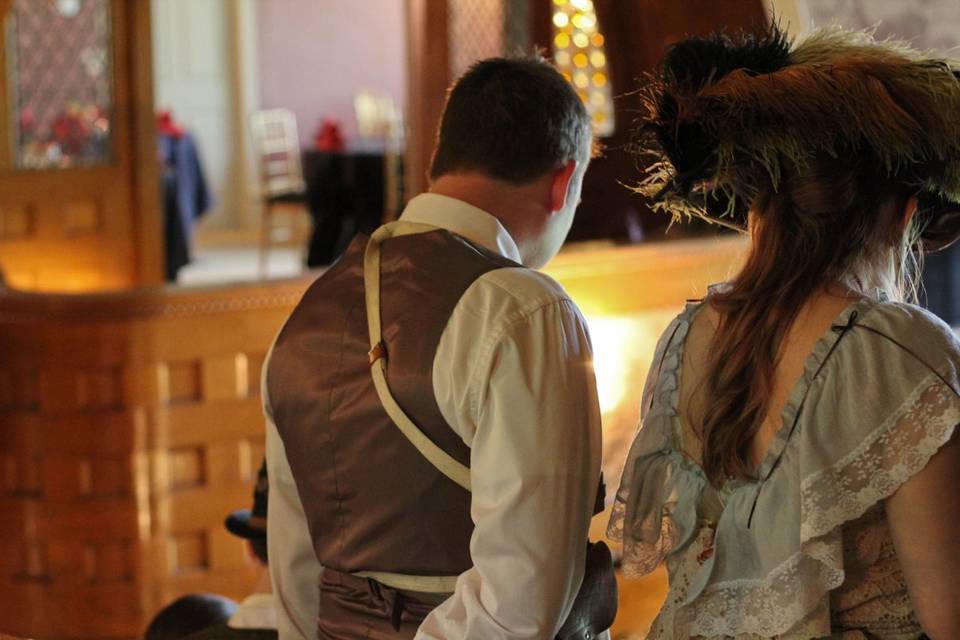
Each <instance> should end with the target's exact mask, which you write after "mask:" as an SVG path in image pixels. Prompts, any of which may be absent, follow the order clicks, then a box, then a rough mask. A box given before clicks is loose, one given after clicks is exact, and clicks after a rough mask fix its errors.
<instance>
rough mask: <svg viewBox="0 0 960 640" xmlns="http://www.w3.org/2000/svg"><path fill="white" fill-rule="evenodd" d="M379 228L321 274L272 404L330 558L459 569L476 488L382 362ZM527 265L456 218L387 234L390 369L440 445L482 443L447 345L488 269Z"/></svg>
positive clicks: (414, 571)
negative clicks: (373, 244) (458, 314)
mask: <svg viewBox="0 0 960 640" xmlns="http://www.w3.org/2000/svg"><path fill="white" fill-rule="evenodd" d="M366 241H367V238H366V237H363V236H361V237H358V238H356V239H355V240H354V241H353V243H352V244H351V245H350V247H349V248H348V249H347V251H346V253H345V254H344V256H343V257H342V258H341V259H340V261H339V262H338V263H337V264H336V265H334V266H333V267H331V268H330V270H328V271H327V272H326V273H324V274H323V275H322V276H321V277H320V278H319V279H318V280H317V281H316V282H314V283H313V285H311V287H310V288H309V289H308V290H307V292H306V294H305V295H304V297H303V300H301V302H300V304H299V305H297V308H296V309H294V311H293V314H292V315H291V316H290V319H289V320H288V321H287V324H286V325H285V326H284V328H283V330H282V331H281V332H280V335H279V336H278V338H277V341H276V344H275V345H274V348H273V355H272V357H271V359H270V364H269V368H268V371H267V389H268V393H269V398H270V409H271V411H272V414H273V418H274V421H275V423H276V425H277V429H278V431H279V432H280V436H281V438H282V439H283V443H284V448H285V450H286V454H287V459H288V460H289V462H290V467H291V469H292V471H293V477H294V479H295V480H296V483H297V489H298V492H299V494H300V498H301V501H302V502H303V506H304V511H305V512H306V516H307V522H308V525H309V528H310V534H311V536H312V538H313V544H314V549H315V550H316V554H317V558H318V559H319V560H320V563H321V564H323V565H324V566H326V567H330V568H332V569H335V570H337V571H342V572H347V573H353V572H358V571H385V572H391V573H401V574H410V575H457V574H460V573H462V572H464V571H466V570H467V569H469V568H470V566H471V565H472V562H471V560H470V549H469V543H470V536H471V534H472V532H473V522H472V520H471V518H470V494H469V493H468V492H467V491H466V490H464V489H463V488H462V487H460V486H459V485H457V484H455V483H454V482H453V481H451V480H449V479H448V478H446V477H445V476H443V475H442V474H441V473H440V472H439V471H437V470H436V469H435V468H434V467H433V465H431V464H430V463H429V462H428V461H427V460H426V459H425V458H424V457H423V456H422V455H421V454H420V453H419V452H418V451H417V450H416V449H415V448H414V447H413V445H412V444H410V442H409V441H408V440H407V439H406V438H405V437H404V436H403V434H402V433H401V432H400V431H399V430H398V429H397V427H396V426H395V425H394V424H393V422H392V421H391V420H390V418H389V417H388V416H387V414H386V413H385V412H384V410H383V408H382V406H381V404H380V400H379V398H378V397H377V393H376V390H375V389H374V386H373V381H372V378H371V375H370V365H369V361H368V356H367V352H368V351H369V349H370V344H369V339H368V335H367V318H366V309H365V304H364V288H363V252H364V248H365V246H366ZM518 266H520V265H518V264H516V263H514V262H512V261H510V260H508V259H506V258H503V257H502V256H499V255H497V254H495V253H492V252H490V251H487V250H485V249H483V248H480V247H477V246H475V245H473V244H471V243H469V242H467V241H466V240H464V239H463V238H461V237H459V236H456V235H453V234H451V233H449V232H447V231H441V230H437V231H431V232H429V233H421V234H416V235H407V236H400V237H396V238H391V239H389V240H387V241H386V242H384V244H383V246H382V257H381V316H382V319H383V338H384V342H385V344H386V349H387V353H389V354H390V358H389V361H388V368H387V379H388V381H389V384H390V389H391V391H392V392H393V394H394V396H395V397H396V399H397V402H398V403H399V404H400V406H401V407H402V408H403V410H404V411H405V412H406V413H407V415H409V416H410V417H411V418H412V419H413V421H414V422H415V423H416V424H417V425H418V426H419V427H420V429H421V430H422V431H423V432H424V433H425V434H426V435H427V437H429V438H430V439H431V440H432V441H433V442H434V443H435V444H437V445H438V446H439V447H440V448H441V449H443V450H444V451H446V452H447V453H448V454H450V455H451V456H452V457H453V458H455V459H456V460H458V461H459V462H461V463H463V464H465V465H469V461H470V449H469V448H468V447H467V446H466V445H465V444H464V442H463V441H462V440H461V438H460V437H459V436H458V435H457V434H456V433H455V432H454V431H453V430H452V429H451V428H450V426H449V425H448V424H447V423H446V421H445V420H444V419H443V416H442V414H441V413H440V409H439V407H438V406H437V401H436V398H435V397H434V393H433V363H434V355H435V354H436V350H437V345H438V344H439V342H440V337H441V335H442V334H443V330H444V328H445V327H446V324H447V321H448V319H449V318H450V315H451V313H452V312H453V309H454V307H455V306H456V304H457V302H458V301H459V300H460V297H461V296H462V295H463V293H464V292H465V291H466V290H467V288H468V287H469V286H470V285H471V284H472V283H473V282H474V281H475V280H476V279H477V278H478V277H480V276H481V275H483V274H484V273H487V272H488V271H491V270H493V269H497V268H501V267H518Z"/></svg>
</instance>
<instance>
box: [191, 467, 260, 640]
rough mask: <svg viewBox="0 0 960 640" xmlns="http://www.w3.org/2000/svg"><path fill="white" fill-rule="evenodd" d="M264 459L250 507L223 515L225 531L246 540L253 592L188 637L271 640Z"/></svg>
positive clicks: (211, 639)
mask: <svg viewBox="0 0 960 640" xmlns="http://www.w3.org/2000/svg"><path fill="white" fill-rule="evenodd" d="M269 487H270V485H269V483H268V481H267V464H266V461H264V463H263V464H262V465H260V471H259V472H258V473H257V484H256V485H255V486H254V488H253V509H238V510H236V511H234V512H233V513H231V514H230V515H229V516H227V519H226V521H225V522H224V525H225V526H226V528H227V531H229V532H230V533H232V534H233V535H235V536H237V537H238V538H242V539H243V540H244V541H245V542H246V546H247V552H248V555H249V556H250V558H251V559H252V560H253V561H254V562H255V563H256V564H257V566H258V569H259V572H258V576H257V583H256V586H255V587H254V590H253V593H252V594H250V595H249V596H247V597H246V598H244V600H243V602H241V603H240V606H239V607H237V608H236V610H235V611H233V612H232V614H231V615H230V619H229V620H226V621H224V622H222V623H220V624H216V625H214V626H211V627H208V628H206V629H204V630H203V631H201V632H199V633H196V634H194V635H192V636H190V640H233V639H235V640H244V639H245V640H275V639H276V637H277V613H276V608H275V607H274V604H273V594H272V593H271V586H270V573H269V570H268V568H267V567H268V565H269V563H268V561H267V559H268V554H267V498H268V494H269Z"/></svg>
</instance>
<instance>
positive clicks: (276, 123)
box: [250, 109, 305, 198]
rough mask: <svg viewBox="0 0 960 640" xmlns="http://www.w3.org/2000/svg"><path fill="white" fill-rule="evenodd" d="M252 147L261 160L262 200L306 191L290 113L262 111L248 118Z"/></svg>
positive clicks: (292, 116)
mask: <svg viewBox="0 0 960 640" xmlns="http://www.w3.org/2000/svg"><path fill="white" fill-rule="evenodd" d="M250 128H251V130H252V134H253V143H254V147H255V149H256V153H257V155H258V157H259V159H260V186H261V190H262V193H263V197H264V198H275V197H278V196H284V195H290V194H302V193H303V192H304V191H305V184H304V181H303V169H302V168H301V165H300V141H299V136H298V135H297V119H296V116H294V115H293V112H292V111H290V110H289V109H265V110H263V111H257V112H256V113H254V114H253V115H252V116H251V117H250Z"/></svg>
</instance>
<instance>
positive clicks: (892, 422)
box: [800, 373, 960, 542]
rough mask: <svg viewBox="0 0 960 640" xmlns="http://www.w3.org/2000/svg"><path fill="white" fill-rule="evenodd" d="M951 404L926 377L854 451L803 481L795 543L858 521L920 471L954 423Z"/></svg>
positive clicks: (956, 413)
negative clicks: (798, 532) (800, 515)
mask: <svg viewBox="0 0 960 640" xmlns="http://www.w3.org/2000/svg"><path fill="white" fill-rule="evenodd" d="M955 402H956V399H955V396H954V395H953V392H952V391H951V390H950V389H948V388H947V387H946V386H944V385H943V383H942V382H941V381H940V380H939V379H938V378H937V376H936V375H935V374H932V373H931V374H930V375H929V376H928V377H927V378H925V379H924V380H923V382H921V383H920V384H919V385H917V387H916V388H915V389H914V390H913V392H911V393H910V395H909V396H907V398H906V400H904V402H903V403H902V404H901V405H900V407H899V408H898V410H897V411H895V412H893V414H892V415H891V416H890V417H889V418H888V419H887V420H886V421H885V422H884V423H883V424H882V425H881V426H880V428H878V429H876V430H875V431H874V432H873V433H872V434H871V435H870V436H869V437H867V438H866V439H865V440H864V441H863V442H862V443H861V444H860V445H859V446H858V447H857V448H856V449H854V450H853V451H851V452H850V453H849V454H847V455H846V456H844V457H843V458H842V459H840V460H839V461H837V462H836V463H835V464H833V465H831V466H830V467H828V468H826V469H822V470H820V471H818V472H817V473H815V474H812V475H810V476H808V477H806V478H804V480H803V481H802V483H801V485H800V505H801V510H802V513H803V518H802V521H801V526H800V540H801V542H804V541H807V540H810V539H812V538H816V537H818V536H821V535H823V534H825V533H826V532H828V531H830V530H831V529H833V528H835V527H837V526H839V525H840V524H843V523H844V522H847V521H849V520H853V519H855V518H858V517H860V516H861V515H863V514H864V513H865V512H866V511H867V509H869V508H870V507H871V506H873V505H874V504H876V503H877V502H879V501H880V500H883V499H884V498H886V497H888V496H890V495H891V494H893V492H894V491H896V490H897V488H898V487H899V486H900V485H902V484H903V483H904V482H906V481H907V480H909V479H910V478H912V477H913V476H914V475H916V474H917V473H918V472H919V471H920V470H921V469H923V467H924V466H926V464H927V461H929V460H930V458H931V457H933V455H934V454H935V453H936V452H937V451H938V450H939V449H940V447H942V446H943V445H944V444H946V442H947V441H948V440H950V436H951V435H952V434H953V430H954V427H956V426H957V424H958V423H960V408H958V407H957V405H956V404H955Z"/></svg>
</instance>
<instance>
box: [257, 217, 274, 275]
mask: <svg viewBox="0 0 960 640" xmlns="http://www.w3.org/2000/svg"><path fill="white" fill-rule="evenodd" d="M272 216H273V205H271V204H270V203H269V202H264V203H263V210H262V213H261V214H260V266H259V273H260V278H261V279H263V278H266V277H267V262H268V261H269V258H270V222H271V217H272Z"/></svg>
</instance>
